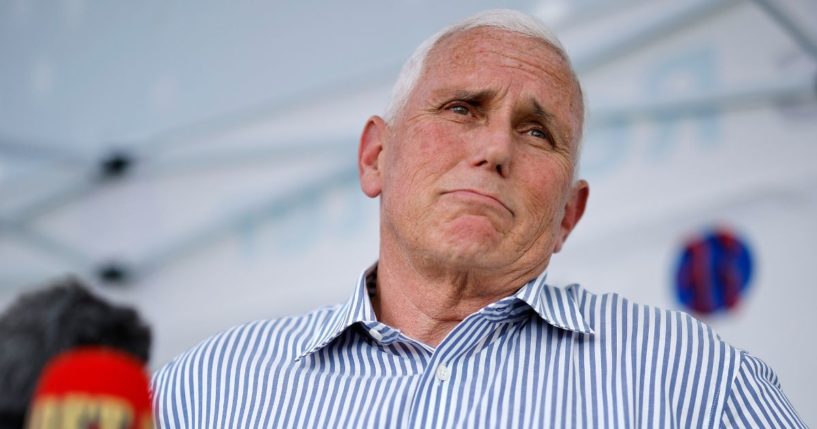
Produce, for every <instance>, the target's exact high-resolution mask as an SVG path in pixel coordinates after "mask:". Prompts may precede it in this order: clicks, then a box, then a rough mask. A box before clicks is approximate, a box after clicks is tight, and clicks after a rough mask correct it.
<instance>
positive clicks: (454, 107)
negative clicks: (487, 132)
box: [448, 104, 471, 116]
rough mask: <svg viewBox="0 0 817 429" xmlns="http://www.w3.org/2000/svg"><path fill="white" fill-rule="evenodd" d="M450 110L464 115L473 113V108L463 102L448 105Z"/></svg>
mask: <svg viewBox="0 0 817 429" xmlns="http://www.w3.org/2000/svg"><path fill="white" fill-rule="evenodd" d="M448 110H450V111H452V112H454V113H456V114H458V115H463V116H464V115H467V114H469V113H471V110H470V109H469V108H468V107H467V106H464V105H462V104H454V105H451V106H448Z"/></svg>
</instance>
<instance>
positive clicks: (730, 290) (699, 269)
mask: <svg viewBox="0 0 817 429" xmlns="http://www.w3.org/2000/svg"><path fill="white" fill-rule="evenodd" d="M752 267H753V261H752V254H751V252H750V251H749V246H748V245H747V244H746V242H745V241H744V240H743V239H741V238H740V237H739V236H737V234H735V233H734V232H733V231H731V230H729V229H727V228H716V229H712V230H709V231H707V232H705V233H704V234H702V235H700V236H697V237H694V238H692V239H690V240H688V241H687V242H686V243H685V244H684V248H683V250H682V252H681V255H680V258H679V261H678V268H677V271H676V275H675V287H676V293H677V296H678V300H679V301H680V302H681V304H683V305H684V306H685V307H686V308H687V309H689V310H692V311H693V312H695V313H699V314H703V315H711V314H715V313H718V312H721V311H727V310H731V309H733V308H735V306H737V305H738V303H740V301H741V300H742V298H743V297H744V295H745V294H746V290H747V289H748V288H749V283H750V280H751V279H752Z"/></svg>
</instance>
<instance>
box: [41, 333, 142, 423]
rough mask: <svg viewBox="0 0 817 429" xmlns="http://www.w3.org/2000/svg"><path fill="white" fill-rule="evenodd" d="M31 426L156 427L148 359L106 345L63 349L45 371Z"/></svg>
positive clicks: (42, 375)
mask: <svg viewBox="0 0 817 429" xmlns="http://www.w3.org/2000/svg"><path fill="white" fill-rule="evenodd" d="M29 409H30V410H31V413H30V415H29V418H28V420H27V426H26V427H27V428H28V429H63V428H76V429H108V428H110V429H148V428H153V415H152V413H151V404H150V390H149V381H148V377H147V374H146V373H145V368H144V365H143V364H142V362H140V361H139V360H137V359H135V358H133V357H131V356H130V355H128V354H126V353H123V352H121V351H117V350H114V349H110V348H105V347H83V348H79V349H73V350H70V351H67V352H65V353H62V354H60V355H58V356H57V357H55V358H54V359H53V360H52V361H51V362H49V363H48V364H47V365H46V367H45V368H44V369H43V372H42V374H41V375H40V380H39V382H38V384H37V389H36V390H35V392H34V396H33V398H32V403H31V407H30V408H29Z"/></svg>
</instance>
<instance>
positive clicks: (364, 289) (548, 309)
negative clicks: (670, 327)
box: [296, 263, 594, 360]
mask: <svg viewBox="0 0 817 429" xmlns="http://www.w3.org/2000/svg"><path fill="white" fill-rule="evenodd" d="M376 275H377V263H375V264H374V265H372V266H371V267H369V268H367V269H366V270H364V271H363V272H362V273H361V274H360V277H359V278H358V281H357V285H356V286H355V290H354V292H353V293H352V296H351V297H350V298H349V300H347V301H346V303H345V304H343V305H342V306H341V307H339V308H338V309H337V310H336V311H334V312H333V313H332V315H331V316H330V317H329V319H328V320H327V321H326V323H325V324H324V325H323V326H322V327H320V328H318V330H317V331H316V332H315V335H314V336H313V337H312V339H311V341H309V342H308V343H307V346H306V348H304V350H303V352H302V353H300V354H299V355H298V357H297V358H296V360H300V359H302V358H304V357H306V356H307V355H309V354H311V353H314V352H316V351H318V350H320V349H322V348H323V347H325V346H326V345H327V344H329V343H330V342H332V341H333V340H334V339H335V338H337V337H339V336H340V335H341V334H342V333H343V332H344V331H345V330H346V329H347V328H349V327H350V326H352V325H354V324H356V323H359V322H361V323H365V322H377V316H376V315H375V313H374V308H373V307H372V302H371V299H370V297H369V295H370V293H373V292H374V288H375V287H376ZM546 278H547V271H545V272H542V274H540V275H539V277H537V278H536V279H534V280H531V281H529V282H528V283H527V284H526V285H525V286H523V287H522V288H520V289H519V290H518V291H517V292H516V293H515V294H514V295H513V296H512V297H508V298H505V300H509V299H512V300H514V301H515V300H520V301H523V302H525V303H526V304H527V305H528V306H530V307H531V308H532V309H533V311H535V312H536V314H538V315H539V317H541V318H542V319H543V320H544V321H546V322H547V323H549V324H551V325H553V326H555V327H557V328H561V329H565V330H568V331H573V332H577V333H582V334H593V333H594V332H593V329H592V327H591V326H590V324H588V323H587V322H586V321H585V319H584V317H583V316H582V313H581V310H580V309H579V304H578V303H577V302H576V296H575V295H574V293H572V292H573V291H575V288H570V289H562V288H558V287H555V286H550V285H548V284H547V283H546V282H545V279H546ZM505 300H502V301H505ZM502 301H500V302H502ZM489 307H490V306H489ZM486 309H487V308H486Z"/></svg>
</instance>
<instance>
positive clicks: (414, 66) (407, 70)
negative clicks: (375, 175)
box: [385, 9, 578, 123]
mask: <svg viewBox="0 0 817 429" xmlns="http://www.w3.org/2000/svg"><path fill="white" fill-rule="evenodd" d="M481 27H492V28H497V29H501V30H507V31H511V32H514V33H519V34H522V35H525V36H529V37H533V38H535V39H539V40H542V41H544V42H545V43H547V44H549V45H551V46H553V47H554V48H555V49H556V51H557V52H558V53H559V54H560V55H561V56H562V57H563V58H564V60H565V61H566V62H567V64H568V67H569V68H570V72H571V74H572V75H573V78H574V80H575V81H576V83H577V85H578V79H576V74H575V72H573V68H572V67H571V66H570V60H569V59H568V57H567V55H566V54H565V51H564V47H562V43H561V42H560V41H559V39H558V38H557V37H556V35H555V34H554V33H553V31H551V30H550V29H549V28H548V27H547V26H545V24H543V23H542V22H541V21H539V20H537V19H536V18H533V17H531V16H528V15H526V14H524V13H522V12H518V11H515V10H509V9H495V10H488V11H484V12H480V13H477V14H476V15H472V16H470V17H468V18H466V19H464V20H462V21H460V22H457V23H454V24H452V25H449V26H448V27H446V28H444V29H442V30H441V31H440V32H438V33H437V34H435V35H433V36H431V37H429V38H428V39H426V40H425V41H424V42H423V43H421V44H420V46H418V47H417V49H416V50H415V51H414V53H413V54H411V57H409V59H408V60H407V61H406V63H405V64H403V68H402V69H401V70H400V74H399V75H398V77H397V82H396V83H395V84H394V87H393V88H392V94H391V99H390V100H389V104H388V105H387V106H386V112H385V120H386V122H387V123H393V122H394V121H395V120H396V119H397V117H398V116H399V115H400V113H401V111H402V110H403V108H404V107H405V105H406V103H407V102H408V98H409V96H410V95H411V92H412V91H413V90H414V87H415V86H416V85H417V81H418V80H419V79H420V75H421V74H422V72H423V66H424V65H425V62H426V59H427V58H428V55H429V53H430V52H431V50H432V49H434V47H436V46H437V45H438V44H439V43H440V41H441V40H442V39H444V38H446V37H449V36H452V35H455V34H458V33H462V32H464V31H468V30H471V29H475V28H481Z"/></svg>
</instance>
